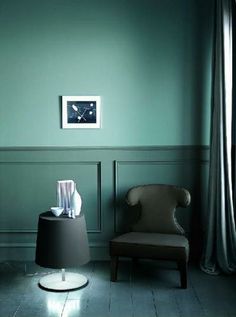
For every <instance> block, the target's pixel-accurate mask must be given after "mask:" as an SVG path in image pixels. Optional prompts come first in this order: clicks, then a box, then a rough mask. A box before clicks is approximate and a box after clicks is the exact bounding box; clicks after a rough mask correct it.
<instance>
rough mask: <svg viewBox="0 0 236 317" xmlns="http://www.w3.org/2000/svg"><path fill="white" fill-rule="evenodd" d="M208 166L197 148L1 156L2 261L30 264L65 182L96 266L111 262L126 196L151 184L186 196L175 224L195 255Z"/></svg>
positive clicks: (205, 153) (204, 151) (10, 151)
mask: <svg viewBox="0 0 236 317" xmlns="http://www.w3.org/2000/svg"><path fill="white" fill-rule="evenodd" d="M208 163H209V149H208V147H198V146H173V147H165V146H164V147H101V148H100V147H89V148H86V147H83V148H81V147H78V148H77V147H57V148H55V147H47V148H41V147H37V148H34V147H30V148H28V147H27V148H1V149H0V177H1V182H0V260H1V261H2V260H23V259H24V260H26V259H30V260H32V259H34V252H35V241H36V234H37V221H38V215H39V214H40V213H41V212H43V211H46V210H48V209H49V208H50V206H53V205H55V204H56V182H57V180H62V179H73V180H74V181H75V182H76V183H77V186H78V190H79V192H80V194H81V196H82V200H83V206H82V209H83V212H84V213H85V216H86V220H87V229H88V234H89V242H90V248H91V255H92V258H93V259H106V258H108V242H109V239H110V238H112V237H113V236H115V235H117V234H118V233H119V232H122V231H123V230H124V228H125V227H126V222H127V221H129V214H128V210H127V207H126V206H125V203H124V196H125V193H126V191H127V190H128V189H129V188H130V187H131V186H134V185H138V184H148V183H165V184H175V185H179V186H183V187H186V188H188V189H189V190H190V192H191V195H192V204H191V207H189V208H187V209H179V210H178V211H177V217H178V219H179V221H180V223H181V224H182V225H183V227H184V228H185V230H186V233H187V235H188V236H189V239H190V242H191V247H192V248H191V249H192V255H196V254H199V250H200V247H201V236H202V231H203V230H202V228H203V226H202V219H203V217H204V212H206V202H207V179H208ZM65 238H66V237H65ZM72 247H73V246H72Z"/></svg>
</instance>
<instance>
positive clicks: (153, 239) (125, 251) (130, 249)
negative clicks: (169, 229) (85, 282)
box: [110, 232, 189, 261]
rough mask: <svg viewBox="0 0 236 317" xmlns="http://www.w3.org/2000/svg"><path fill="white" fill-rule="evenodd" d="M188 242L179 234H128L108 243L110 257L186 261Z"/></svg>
mask: <svg viewBox="0 0 236 317" xmlns="http://www.w3.org/2000/svg"><path fill="white" fill-rule="evenodd" d="M188 254H189V244H188V240H187V239H186V238H185V237H184V236H183V235H179V234H163V233H145V232H129V233H126V234H123V235H121V236H118V237H116V238H114V239H112V240H111V241H110V255H111V256H114V255H115V256H128V257H140V258H153V259H166V260H184V261H187V260H188Z"/></svg>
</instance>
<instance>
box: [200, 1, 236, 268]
mask: <svg viewBox="0 0 236 317" xmlns="http://www.w3.org/2000/svg"><path fill="white" fill-rule="evenodd" d="M234 5H235V2H234V1H233V0H216V1H215V23H214V28H215V29H214V48H213V55H214V57H213V67H212V81H213V84H212V118H211V141H210V173H209V204H208V219H206V222H207V230H206V233H205V240H204V241H205V242H204V250H203V255H202V261H201V268H202V270H204V271H205V272H207V273H210V274H218V273H219V272H225V273H232V272H235V271H236V228H235V212H234V209H235V208H234V202H233V177H232V175H233V163H234V162H233V159H232V149H233V144H232V135H233V126H234V125H233V25H232V23H233V19H232V17H233V6H234Z"/></svg>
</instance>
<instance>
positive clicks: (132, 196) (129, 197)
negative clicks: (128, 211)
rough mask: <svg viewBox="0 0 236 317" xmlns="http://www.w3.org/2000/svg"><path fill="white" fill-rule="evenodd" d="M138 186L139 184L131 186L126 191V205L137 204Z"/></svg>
mask: <svg viewBox="0 0 236 317" xmlns="http://www.w3.org/2000/svg"><path fill="white" fill-rule="evenodd" d="M140 187H141V186H137V187H133V188H131V189H130V190H129V191H128V192H127V194H126V197H125V200H126V203H127V204H128V205H130V206H135V205H137V204H138V202H139V197H140Z"/></svg>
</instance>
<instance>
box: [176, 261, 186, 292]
mask: <svg viewBox="0 0 236 317" xmlns="http://www.w3.org/2000/svg"><path fill="white" fill-rule="evenodd" d="M178 269H179V271H180V282H181V288H187V263H186V262H185V261H179V262H178Z"/></svg>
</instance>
